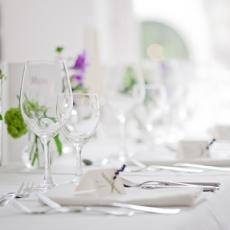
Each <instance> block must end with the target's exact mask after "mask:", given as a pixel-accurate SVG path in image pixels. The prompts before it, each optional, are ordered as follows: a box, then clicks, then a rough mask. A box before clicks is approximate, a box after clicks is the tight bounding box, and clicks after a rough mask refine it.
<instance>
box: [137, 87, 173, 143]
mask: <svg viewBox="0 0 230 230" xmlns="http://www.w3.org/2000/svg"><path fill="white" fill-rule="evenodd" d="M168 109H169V108H168V103H167V94H166V90H165V87H164V85H162V84H159V83H152V84H146V85H145V99H144V101H143V103H142V104H141V105H140V106H138V107H137V108H136V111H135V115H136V118H137V120H138V122H139V123H140V124H141V127H143V129H142V131H143V132H144V133H143V134H144V135H143V134H142V137H143V138H144V140H143V141H147V144H163V143H164V141H165V137H166V132H165V118H166V114H167V112H168Z"/></svg>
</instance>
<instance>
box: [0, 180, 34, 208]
mask: <svg viewBox="0 0 230 230" xmlns="http://www.w3.org/2000/svg"><path fill="white" fill-rule="evenodd" d="M32 188H33V183H31V182H27V183H26V182H22V183H21V184H20V185H19V187H18V189H17V191H16V192H9V193H6V194H5V195H3V196H2V197H1V198H0V205H2V206H6V205H7V204H8V203H9V202H10V201H11V200H12V199H15V198H25V197H28V196H29V195H30V192H31V190H32Z"/></svg>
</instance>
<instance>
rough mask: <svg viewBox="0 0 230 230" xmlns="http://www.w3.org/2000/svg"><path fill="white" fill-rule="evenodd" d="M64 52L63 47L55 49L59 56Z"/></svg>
mask: <svg viewBox="0 0 230 230" xmlns="http://www.w3.org/2000/svg"><path fill="white" fill-rule="evenodd" d="M63 50H64V47H62V46H58V47H56V49H55V51H56V53H58V54H60V53H62V51H63Z"/></svg>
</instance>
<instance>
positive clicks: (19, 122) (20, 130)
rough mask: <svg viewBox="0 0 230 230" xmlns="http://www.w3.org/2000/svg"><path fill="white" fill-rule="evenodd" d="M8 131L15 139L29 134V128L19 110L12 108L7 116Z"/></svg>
mask: <svg viewBox="0 0 230 230" xmlns="http://www.w3.org/2000/svg"><path fill="white" fill-rule="evenodd" d="M5 123H6V125H7V131H8V133H9V135H10V136H11V137H13V138H19V137H21V136H23V135H25V134H26V133H27V127H26V124H25V122H24V120H23V117H22V114H21V111H20V109H19V108H11V109H9V110H8V111H7V112H6V114H5Z"/></svg>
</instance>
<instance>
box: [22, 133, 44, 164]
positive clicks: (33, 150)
mask: <svg viewBox="0 0 230 230" xmlns="http://www.w3.org/2000/svg"><path fill="white" fill-rule="evenodd" d="M22 161H23V163H24V165H25V166H26V168H28V169H36V168H44V157H43V149H42V144H41V141H40V139H39V137H38V136H37V135H35V134H34V133H32V132H29V133H28V137H27V144H26V146H25V148H24V149H23V151H22Z"/></svg>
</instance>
